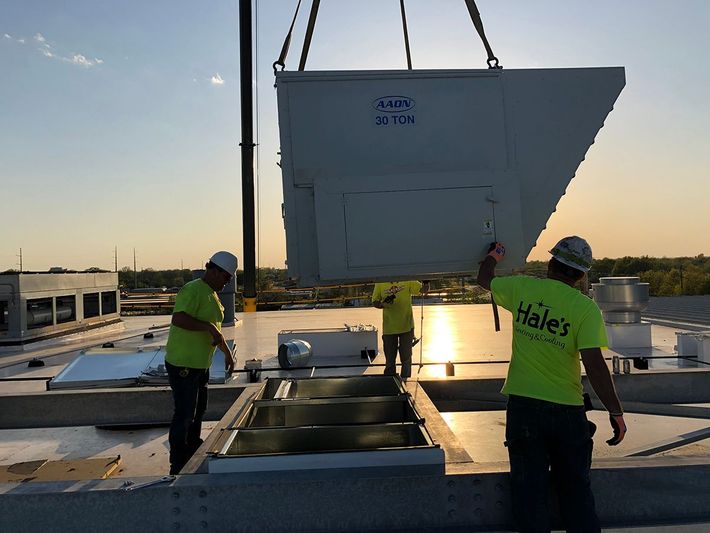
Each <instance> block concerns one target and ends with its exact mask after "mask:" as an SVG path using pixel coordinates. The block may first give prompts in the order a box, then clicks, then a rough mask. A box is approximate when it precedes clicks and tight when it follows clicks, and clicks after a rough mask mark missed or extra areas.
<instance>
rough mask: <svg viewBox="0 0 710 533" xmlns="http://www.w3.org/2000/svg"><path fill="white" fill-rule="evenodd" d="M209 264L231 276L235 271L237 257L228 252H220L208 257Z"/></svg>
mask: <svg viewBox="0 0 710 533" xmlns="http://www.w3.org/2000/svg"><path fill="white" fill-rule="evenodd" d="M210 262H211V263H214V264H215V265H217V266H218V267H219V268H221V269H222V270H224V271H225V272H229V273H230V274H232V275H234V274H235V272H236V271H237V256H236V255H234V254H231V253H229V252H225V251H221V252H217V253H215V254H214V255H213V256H212V257H210Z"/></svg>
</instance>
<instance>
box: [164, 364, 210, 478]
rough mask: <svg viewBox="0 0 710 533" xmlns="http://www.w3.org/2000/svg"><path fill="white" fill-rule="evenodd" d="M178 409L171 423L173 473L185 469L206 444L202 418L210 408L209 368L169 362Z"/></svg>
mask: <svg viewBox="0 0 710 533" xmlns="http://www.w3.org/2000/svg"><path fill="white" fill-rule="evenodd" d="M165 368H166V369H167V371H168V379H169V380H170V388H171V389H172V391H173V403H174V404H175V411H174V412H173V420H172V423H171V424H170V435H169V438H168V441H169V442H170V473H171V474H177V473H179V472H180V470H182V467H183V466H185V464H186V463H187V461H189V459H190V457H192V454H193V453H195V451H197V448H199V447H200V444H202V439H201V438H200V432H201V430H202V417H203V416H204V414H205V410H206V409H207V382H208V381H209V377H210V375H209V369H198V368H182V367H177V366H174V365H171V364H170V363H168V362H167V361H166V362H165Z"/></svg>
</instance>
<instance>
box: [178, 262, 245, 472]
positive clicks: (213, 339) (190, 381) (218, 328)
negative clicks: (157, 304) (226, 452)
mask: <svg viewBox="0 0 710 533" xmlns="http://www.w3.org/2000/svg"><path fill="white" fill-rule="evenodd" d="M236 271H237V258H236V257H235V256H234V255H233V254H231V253H229V252H224V251H222V252H217V253H216V254H214V255H213V256H212V257H211V258H210V260H209V261H208V262H207V264H206V265H205V273H204V275H203V276H202V277H201V278H198V279H196V280H193V281H190V282H189V283H186V284H185V285H184V286H183V288H182V289H180V292H179V293H178V295H177V297H176V298H175V307H174V308H173V317H172V322H171V324H170V333H169V334H168V344H167V347H166V355H165V367H166V369H167V371H168V378H169V381H170V388H171V389H172V392H173V402H174V404H175V411H174V413H173V419H172V423H171V424H170V435H169V442H170V473H171V474H178V473H179V472H180V470H182V468H183V467H184V466H185V464H186V463H187V461H188V460H189V459H190V457H192V454H194V453H195V451H196V450H197V448H199V447H200V444H202V439H201V438H200V432H201V429H202V417H203V415H204V414H205V410H206V409H207V382H208V381H209V368H210V366H211V365H212V356H213V355H214V352H215V348H216V347H217V346H219V348H220V350H221V351H222V352H223V353H224V355H225V366H226V370H227V373H228V374H230V373H231V372H232V371H233V370H234V356H233V354H232V351H231V350H230V349H229V346H227V343H226V341H225V340H224V337H223V336H222V321H223V320H224V307H222V304H221V302H220V301H219V297H218V296H217V293H218V292H219V291H221V290H222V289H223V288H224V286H225V285H226V284H227V283H229V282H230V281H231V279H232V277H233V276H234V275H235V273H236Z"/></svg>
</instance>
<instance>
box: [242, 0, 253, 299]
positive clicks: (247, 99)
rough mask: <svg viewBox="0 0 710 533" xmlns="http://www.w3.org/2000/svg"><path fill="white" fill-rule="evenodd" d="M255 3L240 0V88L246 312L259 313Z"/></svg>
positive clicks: (248, 0) (244, 295)
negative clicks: (255, 170) (255, 174)
mask: <svg viewBox="0 0 710 533" xmlns="http://www.w3.org/2000/svg"><path fill="white" fill-rule="evenodd" d="M251 1H252V0H239V77H240V79H239V87H240V94H241V111H242V142H241V143H240V144H239V145H240V146H241V152H242V154H241V155H242V226H243V230H242V237H243V245H244V258H243V259H244V292H243V298H244V311H245V312H247V313H253V312H255V311H256V239H255V231H254V213H255V211H254V117H253V112H254V105H253V102H252V78H253V76H252V72H253V69H252V32H251V24H252V21H251Z"/></svg>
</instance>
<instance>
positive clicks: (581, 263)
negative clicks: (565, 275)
mask: <svg viewBox="0 0 710 533" xmlns="http://www.w3.org/2000/svg"><path fill="white" fill-rule="evenodd" d="M550 253H551V254H552V257H554V258H555V259H557V260H558V261H559V262H560V263H563V264H565V265H567V266H568V267H572V268H576V269H577V270H581V271H582V272H589V269H590V268H592V247H591V246H589V243H588V242H587V241H585V240H584V239H583V238H582V237H577V236H576V235H572V236H571V237H565V238H564V239H562V240H561V241H560V242H558V243H557V244H555V246H554V247H553V248H552V250H550Z"/></svg>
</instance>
